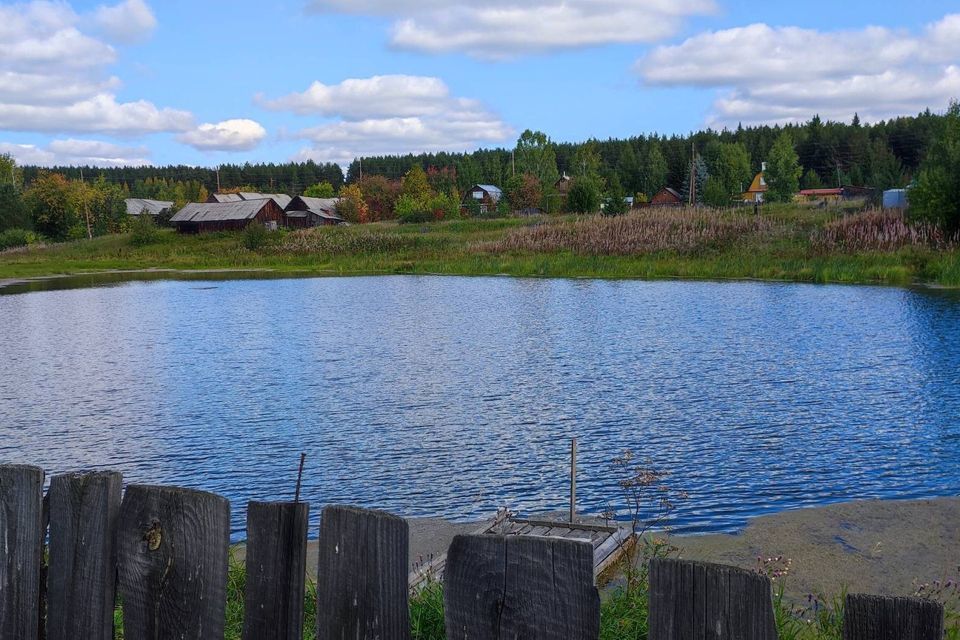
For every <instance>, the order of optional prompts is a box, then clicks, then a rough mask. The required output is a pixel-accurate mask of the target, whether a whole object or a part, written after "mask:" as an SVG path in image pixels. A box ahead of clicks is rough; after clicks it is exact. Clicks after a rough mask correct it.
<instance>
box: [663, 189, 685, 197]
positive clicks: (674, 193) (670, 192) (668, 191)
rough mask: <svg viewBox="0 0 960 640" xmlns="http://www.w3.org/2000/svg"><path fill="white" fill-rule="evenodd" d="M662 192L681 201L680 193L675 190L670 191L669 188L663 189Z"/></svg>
mask: <svg viewBox="0 0 960 640" xmlns="http://www.w3.org/2000/svg"><path fill="white" fill-rule="evenodd" d="M664 190H665V191H667V193H669V194H670V195H672V196H673V197H674V198H676V199H677V200H683V196H682V195H680V192H679V191H677V190H676V189H671V188H670V187H664Z"/></svg>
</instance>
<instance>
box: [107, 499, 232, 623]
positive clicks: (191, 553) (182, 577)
mask: <svg viewBox="0 0 960 640" xmlns="http://www.w3.org/2000/svg"><path fill="white" fill-rule="evenodd" d="M118 527H119V529H118V534H117V550H118V553H119V587H120V597H121V598H122V599H123V629H124V637H125V638H126V639H127V640H141V639H146V638H149V639H150V640H159V639H166V638H170V639H173V638H223V628H224V615H225V612H226V585H227V554H228V550H229V544H230V503H229V502H228V501H227V500H226V498H223V497H221V496H218V495H215V494H212V493H205V492H203V491H193V490H190V489H179V488H176V487H158V486H144V485H130V486H129V487H127V491H126V495H124V498H123V503H122V504H121V506H120V521H119V525H118Z"/></svg>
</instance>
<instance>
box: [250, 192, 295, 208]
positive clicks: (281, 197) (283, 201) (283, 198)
mask: <svg viewBox="0 0 960 640" xmlns="http://www.w3.org/2000/svg"><path fill="white" fill-rule="evenodd" d="M239 196H240V198H241V199H242V200H263V199H265V198H272V199H273V201H274V202H276V203H277V204H278V205H280V208H281V209H286V208H287V205H288V204H290V200H292V198H291V197H290V196H288V195H287V194H285V193H257V192H255V191H241V192H240V193H239Z"/></svg>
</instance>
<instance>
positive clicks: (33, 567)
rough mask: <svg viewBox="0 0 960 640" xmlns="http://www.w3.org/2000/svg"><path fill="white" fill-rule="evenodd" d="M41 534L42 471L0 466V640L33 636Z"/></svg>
mask: <svg viewBox="0 0 960 640" xmlns="http://www.w3.org/2000/svg"><path fill="white" fill-rule="evenodd" d="M43 538H44V527H43V469H40V468H38V467H30V466H25V465H0V540H2V541H3V544H0V640H22V639H23V638H36V637H37V634H38V632H39V624H40V567H41V564H42V562H43Z"/></svg>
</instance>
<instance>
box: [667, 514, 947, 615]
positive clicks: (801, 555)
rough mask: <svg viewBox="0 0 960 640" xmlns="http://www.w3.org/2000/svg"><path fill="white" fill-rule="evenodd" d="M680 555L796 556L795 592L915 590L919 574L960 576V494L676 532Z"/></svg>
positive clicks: (791, 586)
mask: <svg viewBox="0 0 960 640" xmlns="http://www.w3.org/2000/svg"><path fill="white" fill-rule="evenodd" d="M671 542H673V544H675V545H677V546H679V547H681V548H682V551H681V557H684V558H690V559H693V560H706V561H710V562H720V563H723V564H732V565H737V566H741V567H745V568H750V569H752V568H754V567H756V566H757V558H758V557H760V556H762V557H771V556H781V555H782V556H784V557H785V558H789V559H791V561H792V563H791V568H790V573H789V575H788V576H787V578H786V582H785V585H786V589H787V591H788V592H789V593H790V594H791V595H792V596H795V597H796V596H799V597H805V596H806V594H808V593H813V594H821V595H826V596H830V595H833V594H836V593H838V592H839V591H840V590H841V589H842V588H843V587H847V588H848V589H849V590H850V591H860V592H865V593H877V594H888V595H912V594H913V593H914V585H913V582H914V580H918V581H920V582H931V581H933V580H935V579H940V578H943V577H944V576H946V577H950V578H954V579H956V578H957V577H958V574H960V498H938V499H935V500H906V501H895V500H869V501H861V502H847V503H843V504H836V505H830V506H826V507H817V508H812V509H799V510H796V511H785V512H783V513H778V514H774V515H771V516H764V517H760V518H756V519H754V520H752V521H751V522H750V523H749V525H748V526H747V528H746V529H744V530H743V531H742V532H741V533H739V534H737V535H705V536H678V537H676V538H673V539H672V540H671Z"/></svg>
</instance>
